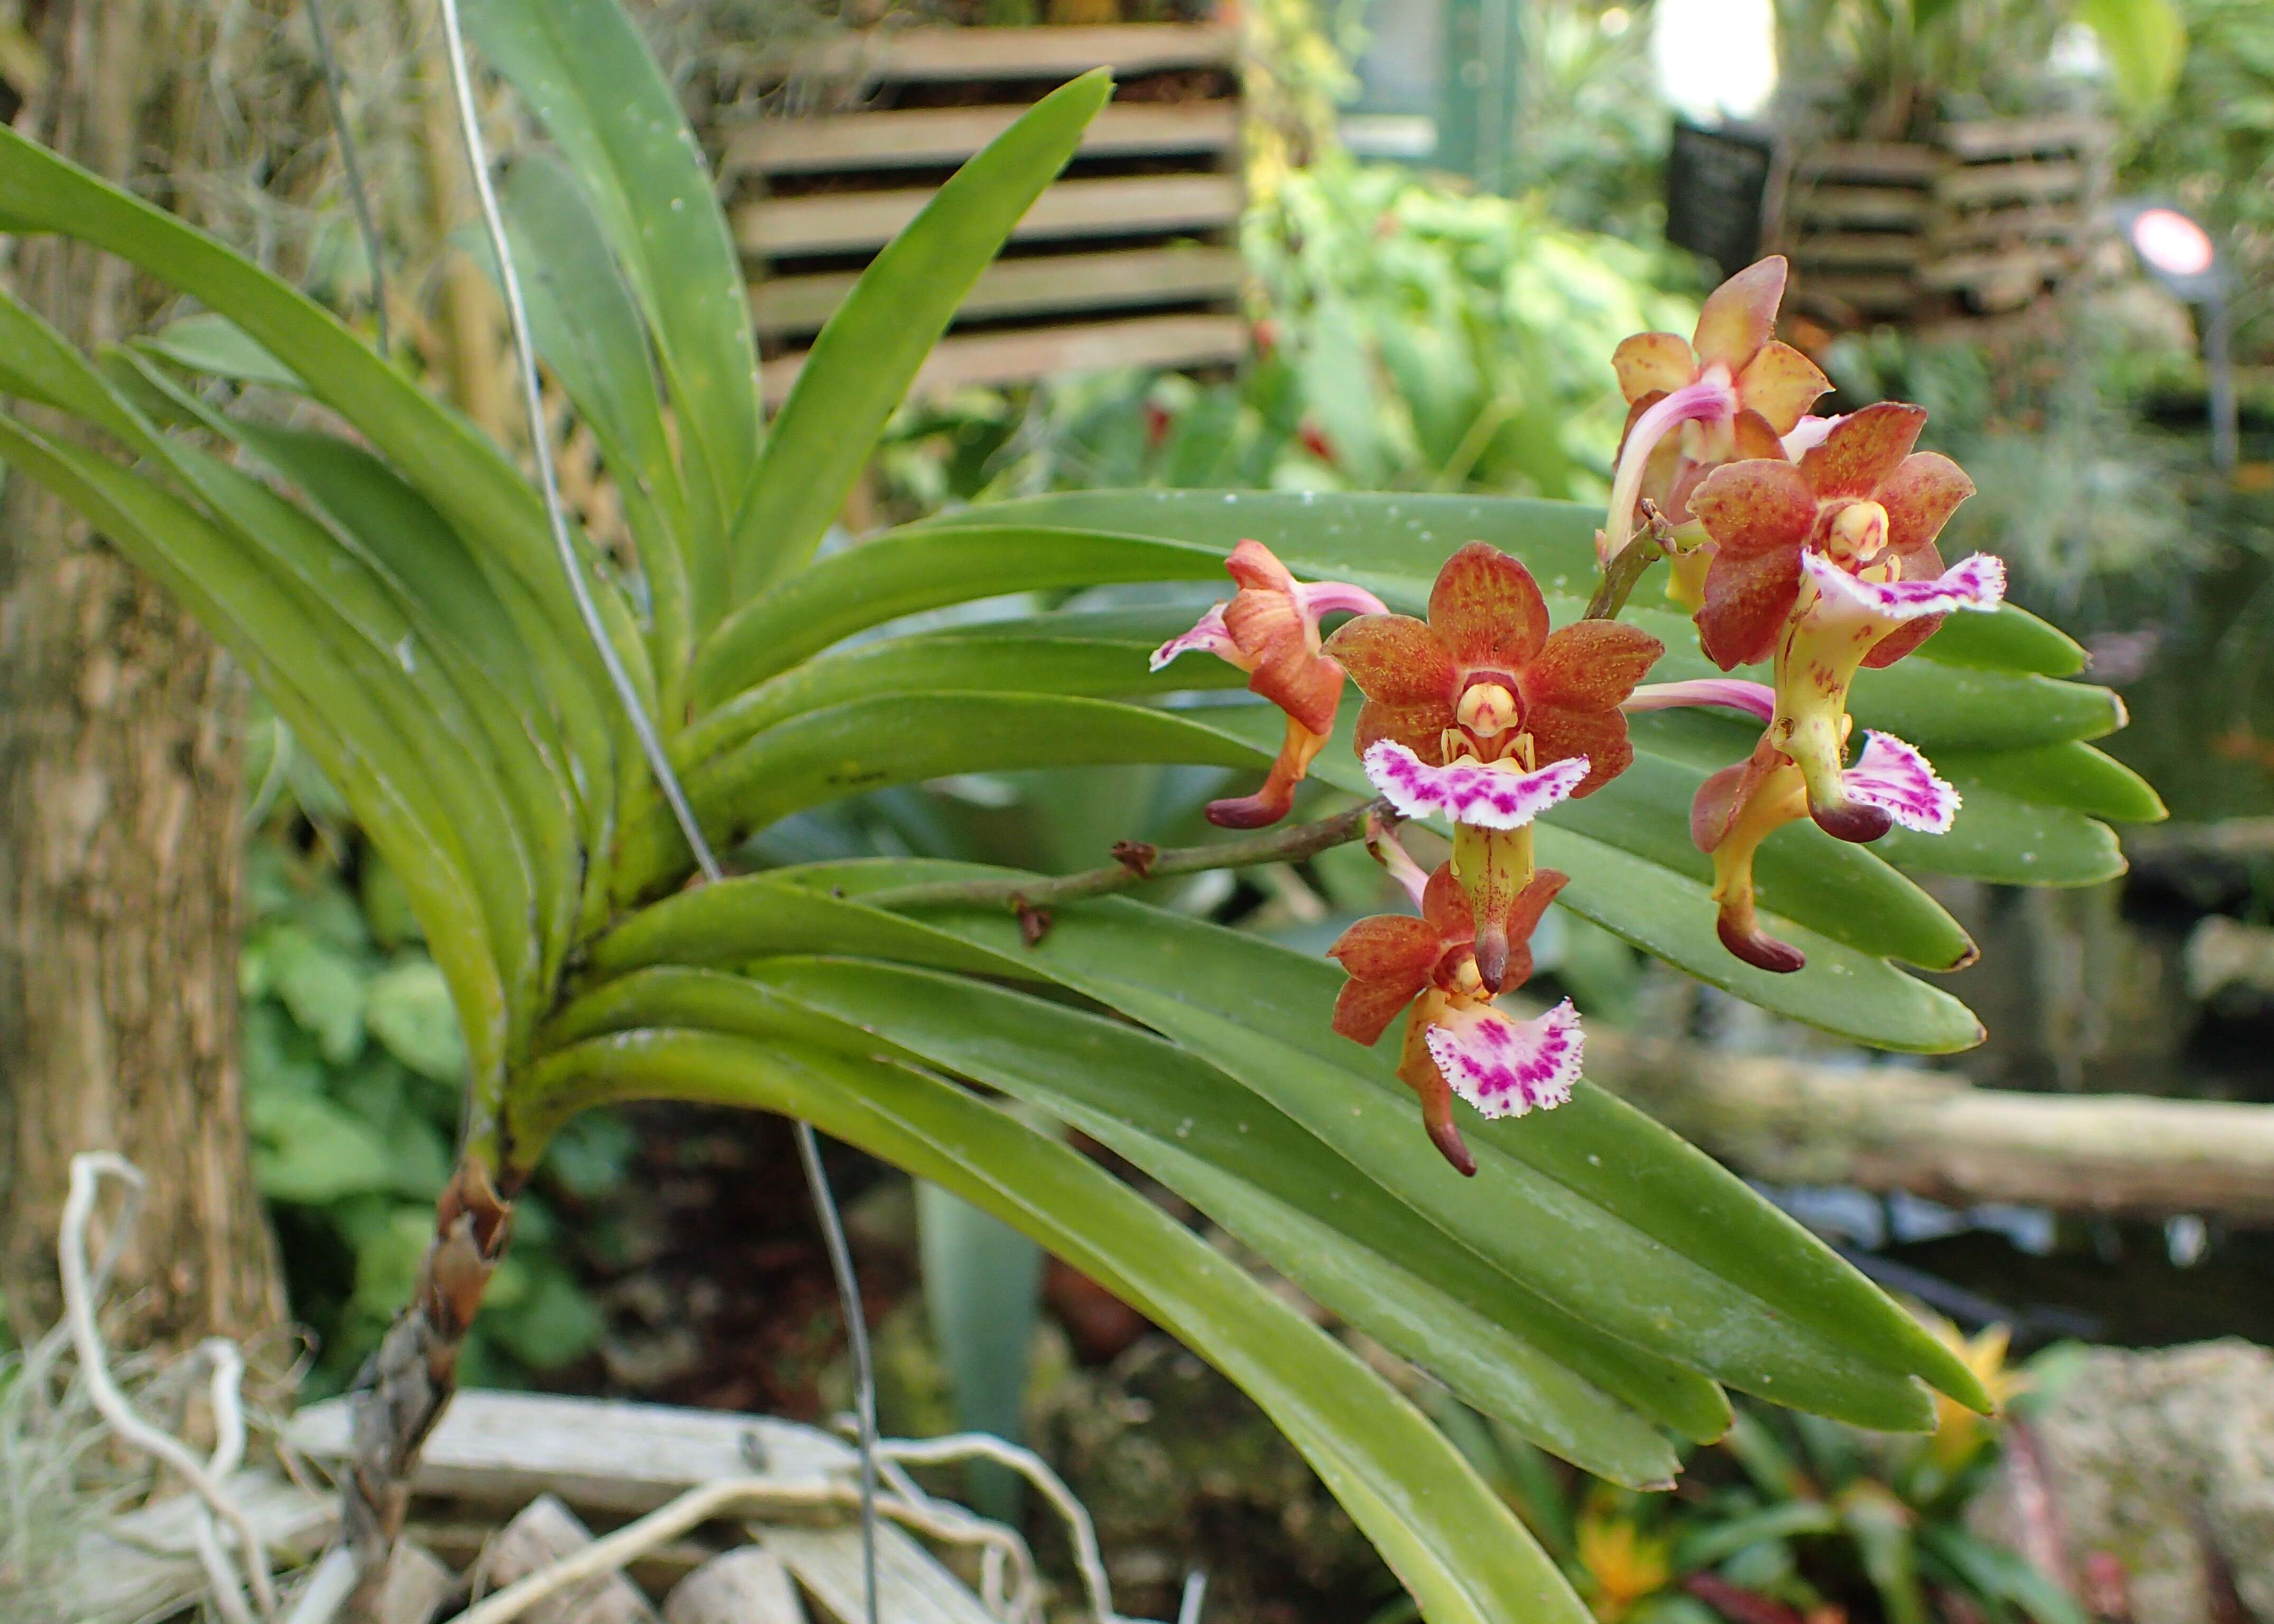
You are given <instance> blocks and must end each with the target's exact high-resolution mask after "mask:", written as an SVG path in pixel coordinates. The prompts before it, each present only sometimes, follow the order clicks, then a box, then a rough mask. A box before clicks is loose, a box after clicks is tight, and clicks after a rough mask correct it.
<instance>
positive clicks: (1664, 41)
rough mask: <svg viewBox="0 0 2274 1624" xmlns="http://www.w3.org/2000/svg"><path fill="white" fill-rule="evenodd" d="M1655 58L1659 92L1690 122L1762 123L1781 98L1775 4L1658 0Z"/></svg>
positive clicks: (1763, 1)
mask: <svg viewBox="0 0 2274 1624" xmlns="http://www.w3.org/2000/svg"><path fill="white" fill-rule="evenodd" d="M1650 55H1651V63H1652V65H1653V67H1654V68H1655V69H1656V70H1657V74H1658V86H1659V90H1660V94H1663V95H1664V96H1665V97H1666V99H1667V100H1668V102H1672V103H1673V104H1674V106H1675V109H1676V110H1678V111H1679V112H1681V113H1682V115H1683V117H1686V118H1688V119H1690V121H1691V122H1692V123H1694V124H1713V123H1715V122H1717V121H1719V120H1721V119H1735V120H1737V121H1739V122H1743V121H1746V120H1750V119H1753V118H1757V117H1759V116H1760V115H1761V114H1762V113H1763V112H1764V111H1766V109H1767V108H1768V104H1769V100H1770V98H1771V97H1773V96H1774V95H1775V94H1776V87H1777V50H1776V6H1775V0H1658V4H1656V5H1655V6H1653V8H1652V20H1651V32H1650Z"/></svg>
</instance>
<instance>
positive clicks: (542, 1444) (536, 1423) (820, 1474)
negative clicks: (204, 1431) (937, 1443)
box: [285, 1391, 857, 1514]
mask: <svg viewBox="0 0 2274 1624" xmlns="http://www.w3.org/2000/svg"><path fill="white" fill-rule="evenodd" d="M349 1419H350V1417H349V1410H348V1402H347V1401H346V1400H345V1399H328V1400H326V1401H325V1402H323V1403H320V1404H312V1405H310V1406H309V1407H308V1408H307V1409H305V1410H301V1411H300V1412H299V1413H298V1414H297V1415H296V1416H294V1417H292V1422H291V1425H290V1427H289V1428H288V1429H287V1430H286V1433H285V1437H286V1440H287V1441H288V1442H289V1443H290V1445H291V1446H292V1447H294V1448H296V1449H297V1450H299V1451H300V1452H301V1453H302V1454H303V1455H308V1456H310V1457H311V1458H312V1459H315V1460H318V1461H325V1462H340V1461H343V1460H345V1459H346V1458H347V1456H348V1452H349V1445H348V1427H349ZM749 1440H755V1448H753V1447H750V1445H749ZM856 1459H857V1457H856V1455H855V1452H854V1450H853V1448H852V1447H851V1446H849V1445H847V1444H845V1443H842V1442H840V1441H839V1440H837V1439H834V1438H832V1437H831V1436H830V1435H829V1434H828V1433H826V1432H818V1431H816V1430H815V1429H814V1428H812V1427H809V1426H798V1425H794V1424H793V1423H790V1422H787V1421H777V1420H774V1419H772V1417H766V1416H737V1415H729V1414H725V1413H712V1412H707V1411H701V1410H674V1409H671V1408H668V1407H666V1406H665V1405H661V1404H635V1403H629V1402H623V1401H621V1400H615V1399H587V1398H559V1397H553V1396H549V1395H542V1394H535V1393H491V1392H482V1391H473V1392H464V1393H461V1394H459V1395H457V1397H456V1398H454V1399H452V1400H451V1401H450V1407H449V1409H448V1410H444V1411H443V1412H442V1419H441V1422H440V1425H437V1426H436V1427H435V1429H434V1432H433V1437H431V1438H429V1439H428V1440H426V1447H425V1453H424V1455H422V1456H421V1457H420V1460H419V1464H418V1475H417V1476H416V1477H414V1478H413V1479H412V1480H411V1486H412V1487H413V1488H414V1489H415V1490H416V1491H417V1492H419V1493H421V1494H440V1495H449V1496H453V1497H455V1498H458V1499H463V1500H474V1501H478V1502H480V1503H483V1504H488V1505H502V1506H513V1507H520V1506H523V1505H525V1504H526V1503H527V1502H528V1501H530V1500H532V1499H534V1498H535V1497H536V1496H537V1495H538V1494H540V1493H543V1492H546V1491H547V1490H550V1491H551V1492H553V1493H556V1494H558V1495H559V1496H560V1497H561V1499H563V1500H567V1501H569V1503H570V1504H572V1505H575V1506H577V1507H583V1508H584V1509H587V1510H594V1511H615V1512H627V1513H634V1514H636V1513H639V1512H644V1511H652V1510H654V1509H655V1508H656V1507H658V1506H660V1505H662V1504H663V1503H664V1502H665V1501H666V1500H671V1499H673V1498H674V1497H675V1496H677V1495H679V1494H681V1493H683V1492H686V1491H687V1490H689V1489H690V1488H693V1487H694V1486H695V1485H697V1484H702V1483H712V1482H716V1481H718V1480H719V1479H720V1478H722V1477H752V1476H764V1477H778V1478H779V1479H781V1480H782V1481H783V1482H785V1483H788V1484H795V1485H809V1486H812V1487H815V1488H819V1487H821V1486H822V1485H825V1483H827V1482H828V1481H830V1480H832V1479H840V1480H841V1478H842V1477H843V1475H844V1474H845V1473H846V1472H847V1471H848V1470H852V1469H853V1466H854V1463H855V1460H856Z"/></svg>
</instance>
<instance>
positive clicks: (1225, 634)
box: [1146, 604, 1239, 671]
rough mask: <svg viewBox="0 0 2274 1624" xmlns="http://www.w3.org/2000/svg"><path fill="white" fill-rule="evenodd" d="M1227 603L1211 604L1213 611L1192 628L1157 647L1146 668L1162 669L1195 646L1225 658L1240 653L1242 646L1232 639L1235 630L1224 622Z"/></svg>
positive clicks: (1210, 610) (1152, 669)
mask: <svg viewBox="0 0 2274 1624" xmlns="http://www.w3.org/2000/svg"><path fill="white" fill-rule="evenodd" d="M1225 607H1226V605H1223V604H1215V605H1210V606H1209V612H1208V613H1206V614H1204V615H1202V616H1201V618H1200V620H1199V621H1198V622H1197V623H1196V624H1195V625H1194V626H1193V629H1192V630H1190V631H1188V632H1179V633H1178V635H1175V636H1174V637H1171V638H1170V639H1169V641H1168V642H1166V643H1163V644H1162V645H1161V646H1160V647H1159V648H1157V649H1156V650H1153V658H1151V660H1149V661H1148V663H1147V665H1146V669H1147V670H1148V671H1158V670H1160V669H1161V667H1162V666H1163V665H1167V664H1168V663H1169V662H1170V661H1171V660H1172V659H1174V658H1177V656H1178V655H1179V654H1189V653H1191V652H1192V651H1193V650H1194V649H1199V650H1204V651H1206V652H1207V653H1209V654H1214V655H1217V656H1219V657H1221V658H1224V659H1231V658H1232V657H1233V656H1234V655H1236V654H1238V653H1239V646H1238V645H1237V644H1235V643H1233V642H1232V640H1231V632H1230V631H1229V630H1227V629H1226V628H1225V626H1224V609H1225Z"/></svg>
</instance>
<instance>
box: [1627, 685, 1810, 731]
mask: <svg viewBox="0 0 2274 1624" xmlns="http://www.w3.org/2000/svg"><path fill="white" fill-rule="evenodd" d="M1684 705H1720V706H1721V707H1722V708H1723V709H1724V710H1728V711H1743V712H1744V713H1745V714H1746V715H1747V716H1750V717H1751V718H1754V719H1755V720H1756V721H1758V722H1762V723H1764V724H1766V722H1767V721H1768V719H1769V718H1771V717H1773V716H1774V715H1775V714H1776V689H1774V688H1771V687H1770V686H1769V685H1768V684H1767V683H1766V682H1754V681H1751V680H1747V679H1745V678H1743V677H1697V678H1693V679H1692V680H1690V681H1687V682H1645V683H1644V684H1643V685H1642V686H1641V687H1640V688H1637V689H1635V691H1634V692H1633V693H1631V694H1630V695H1627V697H1626V699H1625V700H1624V701H1623V703H1621V704H1620V706H1619V709H1620V710H1622V711H1672V710H1675V709H1677V708H1679V707H1681V706H1684Z"/></svg>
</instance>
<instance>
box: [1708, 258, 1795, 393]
mask: <svg viewBox="0 0 2274 1624" xmlns="http://www.w3.org/2000/svg"><path fill="white" fill-rule="evenodd" d="M1784 276H1785V262H1784V256H1783V255H1782V254H1771V255H1769V257H1768V258H1767V259H1760V260H1757V261H1755V262H1754V263H1753V264H1751V265H1749V266H1747V267H1745V268H1744V269H1743V270H1742V271H1739V272H1738V273H1737V274H1736V275H1735V276H1732V277H1730V278H1729V280H1728V281H1727V282H1723V283H1722V284H1721V286H1720V287H1718V288H1716V289H1713V292H1711V293H1709V294H1707V295H1706V304H1705V305H1704V307H1703V308H1702V309H1700V310H1699V311H1698V330H1697V333H1696V334H1695V335H1694V336H1693V337H1692V338H1691V340H1690V347H1691V348H1692V349H1693V350H1696V351H1697V352H1698V365H1699V367H1701V368H1703V367H1708V366H1713V365H1721V366H1726V367H1728V369H1729V371H1730V372H1732V373H1735V372H1737V371H1739V370H1740V369H1741V368H1743V366H1744V365H1745V363H1746V362H1748V361H1750V360H1751V359H1752V358H1753V357H1754V355H1755V354H1756V353H1757V352H1758V350H1760V348H1761V346H1762V345H1764V344H1766V343H1767V342H1769V341H1770V340H1771V339H1772V338H1773V337H1774V336H1775V335H1776V313H1777V305H1779V304H1780V303H1781V301H1782V300H1783V298H1784Z"/></svg>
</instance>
